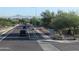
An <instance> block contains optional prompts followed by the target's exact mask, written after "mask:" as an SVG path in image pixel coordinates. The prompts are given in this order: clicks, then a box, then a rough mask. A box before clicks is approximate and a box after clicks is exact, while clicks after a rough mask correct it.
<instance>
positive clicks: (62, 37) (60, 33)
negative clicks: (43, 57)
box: [58, 31, 64, 39]
mask: <svg viewBox="0 0 79 59" xmlns="http://www.w3.org/2000/svg"><path fill="white" fill-rule="evenodd" d="M58 32H59V35H60V37H61V39H64V35H63V33H62V31H58Z"/></svg>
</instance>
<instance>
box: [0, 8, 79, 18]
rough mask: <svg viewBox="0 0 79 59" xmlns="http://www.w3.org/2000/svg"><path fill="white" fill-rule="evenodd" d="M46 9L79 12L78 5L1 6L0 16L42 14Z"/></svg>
mask: <svg viewBox="0 0 79 59" xmlns="http://www.w3.org/2000/svg"><path fill="white" fill-rule="evenodd" d="M45 10H49V11H51V12H52V11H54V12H57V11H58V10H63V11H66V12H68V11H75V12H77V13H79V8H78V7H0V16H14V15H23V16H40V14H41V13H42V12H43V11H45Z"/></svg>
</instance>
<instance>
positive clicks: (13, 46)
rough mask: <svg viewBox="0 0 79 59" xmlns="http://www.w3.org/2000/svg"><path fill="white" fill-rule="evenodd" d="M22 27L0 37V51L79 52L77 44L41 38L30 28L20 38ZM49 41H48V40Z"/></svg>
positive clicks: (78, 43)
mask: <svg viewBox="0 0 79 59" xmlns="http://www.w3.org/2000/svg"><path fill="white" fill-rule="evenodd" d="M21 29H22V25H19V26H17V27H15V28H14V29H12V30H10V31H9V32H7V33H6V34H4V35H2V36H0V39H2V38H3V37H5V36H6V37H5V38H4V39H3V40H2V41H0V51H79V42H74V43H59V42H53V41H44V40H47V39H45V38H43V36H42V35H41V34H40V33H37V32H36V31H35V30H32V29H31V28H28V29H26V33H27V34H26V36H20V34H19V33H20V30H21ZM48 40H49V39H48Z"/></svg>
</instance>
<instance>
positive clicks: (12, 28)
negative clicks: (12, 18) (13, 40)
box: [0, 25, 19, 42]
mask: <svg viewBox="0 0 79 59" xmlns="http://www.w3.org/2000/svg"><path fill="white" fill-rule="evenodd" d="M17 26H19V25H16V26H14V27H11V28H9V29H8V30H7V31H5V32H4V33H2V34H1V35H3V34H5V33H7V32H8V31H10V30H12V29H14V28H15V27H17ZM8 35H9V34H7V35H6V36H4V37H2V39H0V42H1V41H2V40H3V39H5V38H6V37H7V36H8Z"/></svg>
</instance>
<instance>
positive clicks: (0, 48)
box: [0, 47, 10, 50]
mask: <svg viewBox="0 0 79 59" xmlns="http://www.w3.org/2000/svg"><path fill="white" fill-rule="evenodd" d="M2 49H7V50H8V49H10V48H9V47H0V50H2Z"/></svg>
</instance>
